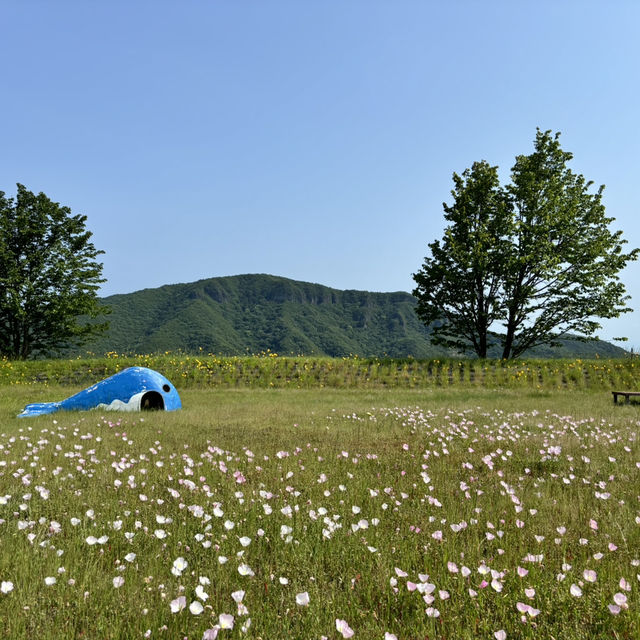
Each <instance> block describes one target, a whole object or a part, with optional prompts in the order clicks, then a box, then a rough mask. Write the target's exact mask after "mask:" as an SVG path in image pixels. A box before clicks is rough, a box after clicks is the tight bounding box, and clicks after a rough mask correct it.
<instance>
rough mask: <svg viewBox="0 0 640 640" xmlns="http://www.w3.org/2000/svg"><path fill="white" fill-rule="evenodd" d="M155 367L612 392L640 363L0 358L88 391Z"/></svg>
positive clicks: (631, 383) (392, 383) (20, 378)
mask: <svg viewBox="0 0 640 640" xmlns="http://www.w3.org/2000/svg"><path fill="white" fill-rule="evenodd" d="M133 365H138V366H146V367H151V368H153V369H157V370H159V371H161V372H162V373H164V374H165V375H166V376H167V377H168V378H170V379H171V380H173V381H174V383H175V384H176V385H178V386H179V387H182V388H191V387H196V388H199V387H216V388H244V387H250V388H279V389H283V388H292V389H311V388H318V387H334V388H343V389H359V388H407V389H412V388H415V389H423V388H435V387H440V388H448V387H455V388H460V387H462V388H465V389H470V388H488V389H495V388H501V389H505V388H506V389H533V390H553V389H563V390H566V389H592V390H612V389H616V388H631V389H633V388H637V387H639V386H640V360H637V359H634V358H628V359H608V360H603V359H594V360H579V359H576V360H453V359H450V360H442V359H432V360H414V359H391V358H387V359H381V358H358V357H350V358H314V357H280V356H277V355H276V354H274V353H270V352H269V353H265V354H262V355H259V356H243V357H237V356H234V357H221V356H215V355H201V356H193V355H186V354H171V353H169V354H164V355H142V356H118V355H117V354H110V355H109V356H108V357H105V358H86V359H84V358H80V359H76V360H41V361H28V362H13V361H8V360H6V359H5V360H0V385H20V384H33V383H37V384H63V385H70V384H72V385H82V384H84V385H87V384H90V383H92V382H95V381H96V380H99V379H101V378H103V377H105V376H108V375H112V374H114V373H117V372H118V371H120V370H122V369H123V368H125V367H129V366H133Z"/></svg>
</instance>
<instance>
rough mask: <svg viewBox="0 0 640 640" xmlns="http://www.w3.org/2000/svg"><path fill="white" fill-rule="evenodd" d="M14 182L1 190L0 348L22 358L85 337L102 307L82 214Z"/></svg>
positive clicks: (100, 326) (98, 271) (97, 268)
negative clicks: (13, 188) (12, 194)
mask: <svg viewBox="0 0 640 640" xmlns="http://www.w3.org/2000/svg"><path fill="white" fill-rule="evenodd" d="M17 187H18V189H17V195H16V198H15V199H13V198H8V197H6V196H5V193H4V192H2V191H0V355H2V356H6V357H9V358H12V359H25V358H29V357H34V356H44V355H50V354H55V353H57V352H60V351H61V350H62V349H64V348H65V347H68V346H71V345H78V344H82V342H83V341H84V340H86V339H87V338H88V337H89V336H91V335H93V334H95V333H97V332H100V331H103V330H104V329H105V328H106V323H100V322H98V321H96V320H95V319H96V318H98V317H99V316H101V315H102V314H104V313H105V312H107V309H106V308H104V307H102V306H101V305H100V303H99V300H98V296H97V291H98V288H99V285H100V284H101V283H102V282H104V279H103V278H102V277H101V275H102V264H100V263H99V262H97V261H96V257H97V256H98V255H100V254H101V253H103V252H102V251H98V250H96V248H95V247H94V246H93V244H92V243H91V241H90V238H91V233H90V232H89V231H87V230H86V228H85V222H86V219H87V218H86V216H82V215H72V214H71V210H70V209H69V208H68V207H63V206H60V205H59V204H58V203H56V202H52V201H51V200H50V199H49V198H48V197H47V196H46V195H45V194H44V193H39V194H38V195H35V194H33V193H31V192H30V191H28V190H27V189H26V188H25V187H24V186H23V185H21V184H18V185H17ZM89 319H92V320H91V321H88V320H89Z"/></svg>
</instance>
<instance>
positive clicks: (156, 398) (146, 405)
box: [140, 391, 164, 411]
mask: <svg viewBox="0 0 640 640" xmlns="http://www.w3.org/2000/svg"><path fill="white" fill-rule="evenodd" d="M140 409H141V410H142V411H164V400H163V398H162V396H161V395H160V394H159V393H158V392H157V391H147V392H146V393H145V394H144V395H143V396H142V398H141V399H140Z"/></svg>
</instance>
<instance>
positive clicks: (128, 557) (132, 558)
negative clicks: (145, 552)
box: [124, 551, 136, 562]
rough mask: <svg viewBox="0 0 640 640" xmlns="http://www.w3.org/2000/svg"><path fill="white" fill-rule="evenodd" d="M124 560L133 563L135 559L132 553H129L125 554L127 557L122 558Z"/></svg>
mask: <svg viewBox="0 0 640 640" xmlns="http://www.w3.org/2000/svg"><path fill="white" fill-rule="evenodd" d="M124 559H125V560H126V561H127V562H133V561H134V560H135V559H136V554H135V553H133V551H132V552H131V553H127V555H126V556H125V557H124Z"/></svg>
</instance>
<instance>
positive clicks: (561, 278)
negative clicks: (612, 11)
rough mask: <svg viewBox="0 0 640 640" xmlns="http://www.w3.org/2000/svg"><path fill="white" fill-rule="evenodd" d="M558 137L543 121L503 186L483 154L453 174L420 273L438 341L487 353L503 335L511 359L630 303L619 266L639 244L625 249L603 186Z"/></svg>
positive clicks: (589, 326) (590, 328)
mask: <svg viewBox="0 0 640 640" xmlns="http://www.w3.org/2000/svg"><path fill="white" fill-rule="evenodd" d="M559 136H560V134H559V133H557V134H555V135H552V134H551V132H550V131H545V132H542V131H540V130H538V131H537V134H536V139H535V143H534V152H533V153H532V154H530V155H521V156H517V157H516V161H515V164H514V166H513V167H512V169H511V182H510V183H509V184H508V185H506V186H504V187H503V186H501V185H500V182H499V178H498V169H497V167H492V166H490V165H489V164H487V163H486V162H484V161H483V162H476V163H474V164H473V166H472V168H471V169H467V170H465V171H464V172H463V174H462V176H459V175H457V174H455V173H454V175H453V181H454V189H453V190H452V192H451V193H452V196H453V204H452V205H450V206H449V205H447V204H446V203H445V204H444V205H443V206H444V211H445V220H447V222H448V223H449V224H448V226H447V227H446V229H445V232H444V237H443V239H442V240H441V241H438V240H436V241H435V242H433V243H431V244H429V249H430V255H428V256H427V257H426V258H425V260H424V263H423V265H422V268H421V269H420V270H419V271H418V272H417V273H415V274H414V275H413V278H414V280H415V282H416V284H417V287H416V289H415V290H414V292H413V293H414V295H415V296H416V297H417V299H418V304H417V308H416V311H417V313H418V315H419V317H420V318H421V319H422V320H423V321H424V322H425V323H426V324H431V323H433V334H432V342H434V343H435V344H440V345H444V346H447V347H450V348H454V349H457V350H459V351H463V352H465V351H471V352H474V353H475V354H476V355H477V356H479V357H481V358H484V357H486V356H487V349H488V346H489V345H490V344H496V343H497V344H499V345H500V347H501V350H502V357H503V358H512V357H517V356H519V355H520V354H522V353H523V352H524V351H526V350H527V349H530V348H532V347H535V346H537V345H543V344H550V345H553V344H556V343H557V340H558V339H559V338H562V337H563V336H566V335H567V334H572V335H577V336H580V337H582V338H585V339H587V338H589V337H591V336H592V335H593V334H594V333H595V331H596V330H597V329H598V328H600V324H599V322H598V319H599V318H615V317H618V316H619V315H620V314H621V313H625V312H628V311H630V309H629V308H628V307H627V306H626V301H627V300H628V296H627V295H626V293H625V287H624V285H623V284H622V283H621V282H620V280H619V277H618V274H619V272H620V271H621V270H622V269H623V268H624V266H625V265H626V264H627V262H629V261H630V260H635V259H636V258H637V256H638V249H634V250H632V251H630V252H629V253H624V252H623V245H624V244H625V243H626V241H625V240H623V239H622V232H621V231H615V232H612V231H611V230H610V229H609V225H610V224H611V223H612V222H613V221H614V218H609V217H607V216H606V215H605V208H604V205H603V204H602V193H603V190H604V187H603V186H601V187H600V188H599V189H598V190H597V191H595V193H592V192H591V191H590V190H591V187H592V184H593V183H592V182H588V181H587V180H585V178H584V177H583V176H582V175H578V174H575V173H573V172H572V171H571V169H569V168H568V166H567V164H568V162H569V161H570V160H571V159H572V154H571V153H569V152H567V151H564V150H563V149H562V148H561V146H560V142H559Z"/></svg>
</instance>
